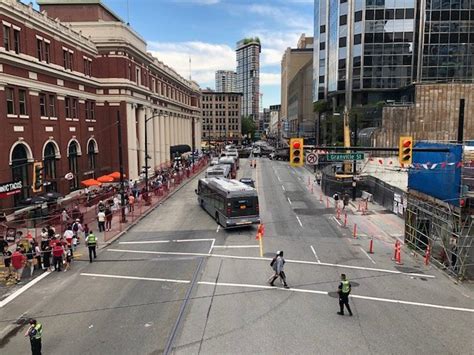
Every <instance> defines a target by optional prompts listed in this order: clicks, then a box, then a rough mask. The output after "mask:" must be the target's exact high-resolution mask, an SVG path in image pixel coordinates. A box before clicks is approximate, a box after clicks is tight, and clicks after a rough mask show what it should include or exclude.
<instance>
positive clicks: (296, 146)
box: [290, 138, 304, 166]
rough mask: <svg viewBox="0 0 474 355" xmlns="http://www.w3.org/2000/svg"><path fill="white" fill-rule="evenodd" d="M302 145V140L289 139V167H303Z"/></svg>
mask: <svg viewBox="0 0 474 355" xmlns="http://www.w3.org/2000/svg"><path fill="white" fill-rule="evenodd" d="M303 143H304V142H303V138H291V139H290V165H291V166H303V165H304V154H303Z"/></svg>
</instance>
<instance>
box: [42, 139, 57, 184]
mask: <svg viewBox="0 0 474 355" xmlns="http://www.w3.org/2000/svg"><path fill="white" fill-rule="evenodd" d="M43 166H44V180H45V181H47V182H48V185H46V192H52V191H57V185H56V181H54V180H56V148H55V145H54V143H52V142H50V143H48V144H46V147H44V160H43Z"/></svg>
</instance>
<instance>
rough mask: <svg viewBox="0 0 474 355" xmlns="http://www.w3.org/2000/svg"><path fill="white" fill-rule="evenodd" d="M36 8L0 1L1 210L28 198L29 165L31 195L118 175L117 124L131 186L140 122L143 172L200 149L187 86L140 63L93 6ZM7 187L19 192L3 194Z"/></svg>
mask: <svg viewBox="0 0 474 355" xmlns="http://www.w3.org/2000/svg"><path fill="white" fill-rule="evenodd" d="M37 3H38V4H39V5H40V12H38V11H36V10H35V9H34V8H33V7H32V6H31V5H24V4H22V3H21V2H18V1H16V0H2V1H1V2H0V21H1V22H2V23H1V24H0V26H1V27H0V30H1V38H2V41H1V43H0V102H2V103H3V104H1V105H0V120H1V127H2V128H3V137H2V139H1V140H0V166H1V167H2V168H0V197H3V198H0V210H5V209H8V208H11V207H13V206H15V205H18V202H19V201H20V200H21V199H24V198H26V197H28V196H32V195H35V193H34V192H33V191H32V188H31V185H32V179H33V165H34V163H35V162H41V163H42V164H43V166H44V170H43V175H44V181H45V183H46V184H45V186H44V187H43V189H42V190H43V191H41V192H40V193H42V192H44V190H46V191H56V192H59V193H61V194H63V195H66V194H68V193H70V192H72V191H74V190H77V189H80V188H81V181H82V180H84V179H88V178H94V177H98V176H100V175H103V174H108V173H111V172H113V171H117V170H118V168H119V164H118V148H117V146H118V138H117V117H118V115H120V118H121V122H122V132H123V134H122V141H123V148H124V165H125V172H126V174H127V177H130V178H132V179H135V178H137V177H138V176H139V173H140V170H141V169H142V167H143V166H144V149H145V137H144V132H145V122H147V125H148V127H147V128H148V154H149V156H150V157H151V159H150V160H149V166H151V167H152V168H153V167H155V168H156V167H159V166H160V165H162V164H165V163H167V162H168V161H170V157H171V155H172V153H173V152H174V151H175V150H177V149H178V148H181V149H182V146H183V145H187V146H189V147H192V146H195V147H200V137H201V133H200V130H201V128H200V127H201V123H200V116H201V112H200V108H199V107H200V91H199V87H198V85H197V84H196V83H194V82H190V81H188V80H185V79H184V78H182V77H181V76H179V75H178V74H177V73H176V72H175V71H174V70H172V69H171V68H170V67H168V66H166V65H165V64H163V63H162V62H160V61H158V60H157V59H156V58H154V57H153V56H152V55H151V54H149V53H148V52H147V49H146V42H145V40H144V39H143V38H142V37H140V35H139V34H137V33H136V32H135V31H134V30H133V29H132V28H130V27H129V26H128V25H127V24H125V23H124V22H123V21H122V20H121V19H120V18H119V17H118V16H117V15H115V14H114V13H113V12H112V11H110V10H109V9H108V8H107V7H105V6H104V5H103V4H101V2H100V0H94V1H90V0H87V1H80V0H72V1H65V0H61V1H51V0H41V1H37ZM152 116H154V118H153V119H149V120H148V121H147V118H150V117H152ZM178 146H179V147H178ZM68 173H72V180H66V178H65V176H66V174H68ZM70 175H71V174H69V176H70ZM15 181H22V188H21V192H20V193H17V194H15V195H9V194H7V193H5V191H4V190H2V188H3V187H5V186H12V185H8V183H10V182H15ZM16 187H18V186H16ZM7 213H8V212H7Z"/></svg>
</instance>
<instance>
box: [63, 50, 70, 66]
mask: <svg viewBox="0 0 474 355" xmlns="http://www.w3.org/2000/svg"><path fill="white" fill-rule="evenodd" d="M68 54H69V52H68V51H67V50H66V49H63V67H64V69H67V63H68V59H67V57H68Z"/></svg>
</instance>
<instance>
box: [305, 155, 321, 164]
mask: <svg viewBox="0 0 474 355" xmlns="http://www.w3.org/2000/svg"><path fill="white" fill-rule="evenodd" d="M306 164H308V165H316V164H318V155H317V154H316V153H309V154H308V155H306Z"/></svg>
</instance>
